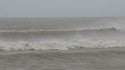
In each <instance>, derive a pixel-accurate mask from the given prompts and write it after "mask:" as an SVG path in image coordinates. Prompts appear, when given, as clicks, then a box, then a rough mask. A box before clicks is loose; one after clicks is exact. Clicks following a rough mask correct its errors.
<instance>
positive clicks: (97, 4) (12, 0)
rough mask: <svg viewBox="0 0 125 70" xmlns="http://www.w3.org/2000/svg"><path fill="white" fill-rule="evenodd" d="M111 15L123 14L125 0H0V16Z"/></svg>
mask: <svg viewBox="0 0 125 70" xmlns="http://www.w3.org/2000/svg"><path fill="white" fill-rule="evenodd" d="M112 16H115V17H118V16H121V17H123V16H125V0H0V17H112Z"/></svg>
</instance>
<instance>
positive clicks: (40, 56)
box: [0, 18, 125, 70]
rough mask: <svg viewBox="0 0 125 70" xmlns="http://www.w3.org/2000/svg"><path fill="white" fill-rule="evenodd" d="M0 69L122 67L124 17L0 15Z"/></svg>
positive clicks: (103, 69) (97, 69) (110, 69)
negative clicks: (27, 16)
mask: <svg viewBox="0 0 125 70" xmlns="http://www.w3.org/2000/svg"><path fill="white" fill-rule="evenodd" d="M0 70H125V18H0Z"/></svg>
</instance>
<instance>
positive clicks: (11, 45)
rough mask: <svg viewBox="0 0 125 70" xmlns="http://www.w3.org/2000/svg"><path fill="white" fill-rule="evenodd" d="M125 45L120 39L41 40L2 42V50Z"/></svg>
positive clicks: (0, 45)
mask: <svg viewBox="0 0 125 70" xmlns="http://www.w3.org/2000/svg"><path fill="white" fill-rule="evenodd" d="M110 47H125V41H120V40H84V41H41V42H28V41H27V42H26V41H20V42H2V41H1V42H0V49H1V50H51V49H57V50H69V49H81V48H110Z"/></svg>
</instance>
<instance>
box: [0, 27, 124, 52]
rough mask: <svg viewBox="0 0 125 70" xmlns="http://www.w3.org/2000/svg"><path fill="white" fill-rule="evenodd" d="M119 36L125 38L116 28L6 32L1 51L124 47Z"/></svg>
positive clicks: (0, 40) (1, 38)
mask: <svg viewBox="0 0 125 70" xmlns="http://www.w3.org/2000/svg"><path fill="white" fill-rule="evenodd" d="M112 35H114V36H112ZM119 35H123V36H124V35H125V34H124V32H121V31H119V30H117V29H116V28H101V29H85V30H71V31H32V30H31V31H5V32H0V49H1V50H52V49H56V50H69V49H82V48H110V47H124V46H125V41H124V40H125V39H124V40H121V39H120V38H119V37H123V36H119ZM115 36H116V37H115ZM106 38H107V39H106ZM110 38H112V39H110ZM115 38H118V39H120V40H118V39H115ZM113 39H115V40H113ZM122 39H123V38H122Z"/></svg>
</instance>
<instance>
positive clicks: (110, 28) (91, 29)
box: [0, 27, 120, 33]
mask: <svg viewBox="0 0 125 70" xmlns="http://www.w3.org/2000/svg"><path fill="white" fill-rule="evenodd" d="M96 30H97V31H98V30H108V31H110V30H111V31H112V30H114V31H117V30H119V31H120V29H117V28H115V27H108V28H89V29H73V30H1V31H0V32H22V33H23V32H28V33H29V32H73V31H96Z"/></svg>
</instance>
